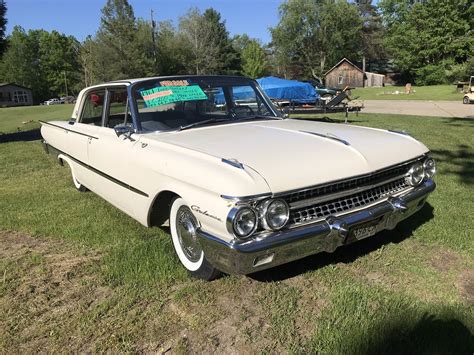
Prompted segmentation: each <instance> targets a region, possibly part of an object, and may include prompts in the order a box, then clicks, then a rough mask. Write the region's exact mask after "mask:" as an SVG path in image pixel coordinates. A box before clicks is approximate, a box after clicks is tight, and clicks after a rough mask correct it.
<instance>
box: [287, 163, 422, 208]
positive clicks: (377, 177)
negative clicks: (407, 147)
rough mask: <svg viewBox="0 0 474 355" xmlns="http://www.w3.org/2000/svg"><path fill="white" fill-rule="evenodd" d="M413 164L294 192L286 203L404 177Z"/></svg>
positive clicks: (289, 195)
mask: <svg viewBox="0 0 474 355" xmlns="http://www.w3.org/2000/svg"><path fill="white" fill-rule="evenodd" d="M412 164H413V162H410V163H406V164H403V165H399V166H396V167H393V168H390V169H387V170H384V171H380V172H378V173H375V174H372V175H369V176H362V177H358V178H353V179H348V180H344V181H339V182H334V183H332V184H328V185H325V186H319V187H315V188H311V189H306V190H301V191H297V192H293V193H291V194H288V195H286V196H285V200H286V202H288V204H291V203H292V202H296V201H301V200H306V199H310V198H314V197H319V196H322V195H329V194H334V193H337V192H341V191H344V190H350V189H354V188H357V187H360V186H366V185H374V184H378V183H380V182H384V181H386V180H390V179H392V178H395V177H398V176H400V175H404V174H406V173H407V171H408V169H409V168H410V166H411V165H412Z"/></svg>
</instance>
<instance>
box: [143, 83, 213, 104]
mask: <svg viewBox="0 0 474 355" xmlns="http://www.w3.org/2000/svg"><path fill="white" fill-rule="evenodd" d="M140 93H141V95H142V97H143V100H145V104H146V106H147V107H154V106H161V105H167V104H171V103H173V102H180V101H192V100H207V96H206V94H205V93H204V91H202V89H201V88H200V87H199V86H198V85H191V86H162V87H156V88H153V89H149V90H143V91H141V92H140Z"/></svg>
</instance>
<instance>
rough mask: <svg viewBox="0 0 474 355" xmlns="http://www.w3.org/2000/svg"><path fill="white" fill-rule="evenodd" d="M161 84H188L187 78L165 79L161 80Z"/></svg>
mask: <svg viewBox="0 0 474 355" xmlns="http://www.w3.org/2000/svg"><path fill="white" fill-rule="evenodd" d="M160 85H161V86H188V85H189V82H188V81H187V80H164V81H160Z"/></svg>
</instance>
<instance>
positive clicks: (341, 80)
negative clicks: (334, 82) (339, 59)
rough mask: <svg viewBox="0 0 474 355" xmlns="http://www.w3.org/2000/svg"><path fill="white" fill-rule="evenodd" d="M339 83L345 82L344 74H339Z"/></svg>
mask: <svg viewBox="0 0 474 355" xmlns="http://www.w3.org/2000/svg"><path fill="white" fill-rule="evenodd" d="M338 83H339V85H342V84H344V77H343V76H342V75H339V79H338Z"/></svg>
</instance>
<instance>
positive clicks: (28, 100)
mask: <svg viewBox="0 0 474 355" xmlns="http://www.w3.org/2000/svg"><path fill="white" fill-rule="evenodd" d="M30 105H33V93H32V91H31V89H29V88H26V87H24V86H21V85H17V84H14V83H0V107H11V106H30Z"/></svg>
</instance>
